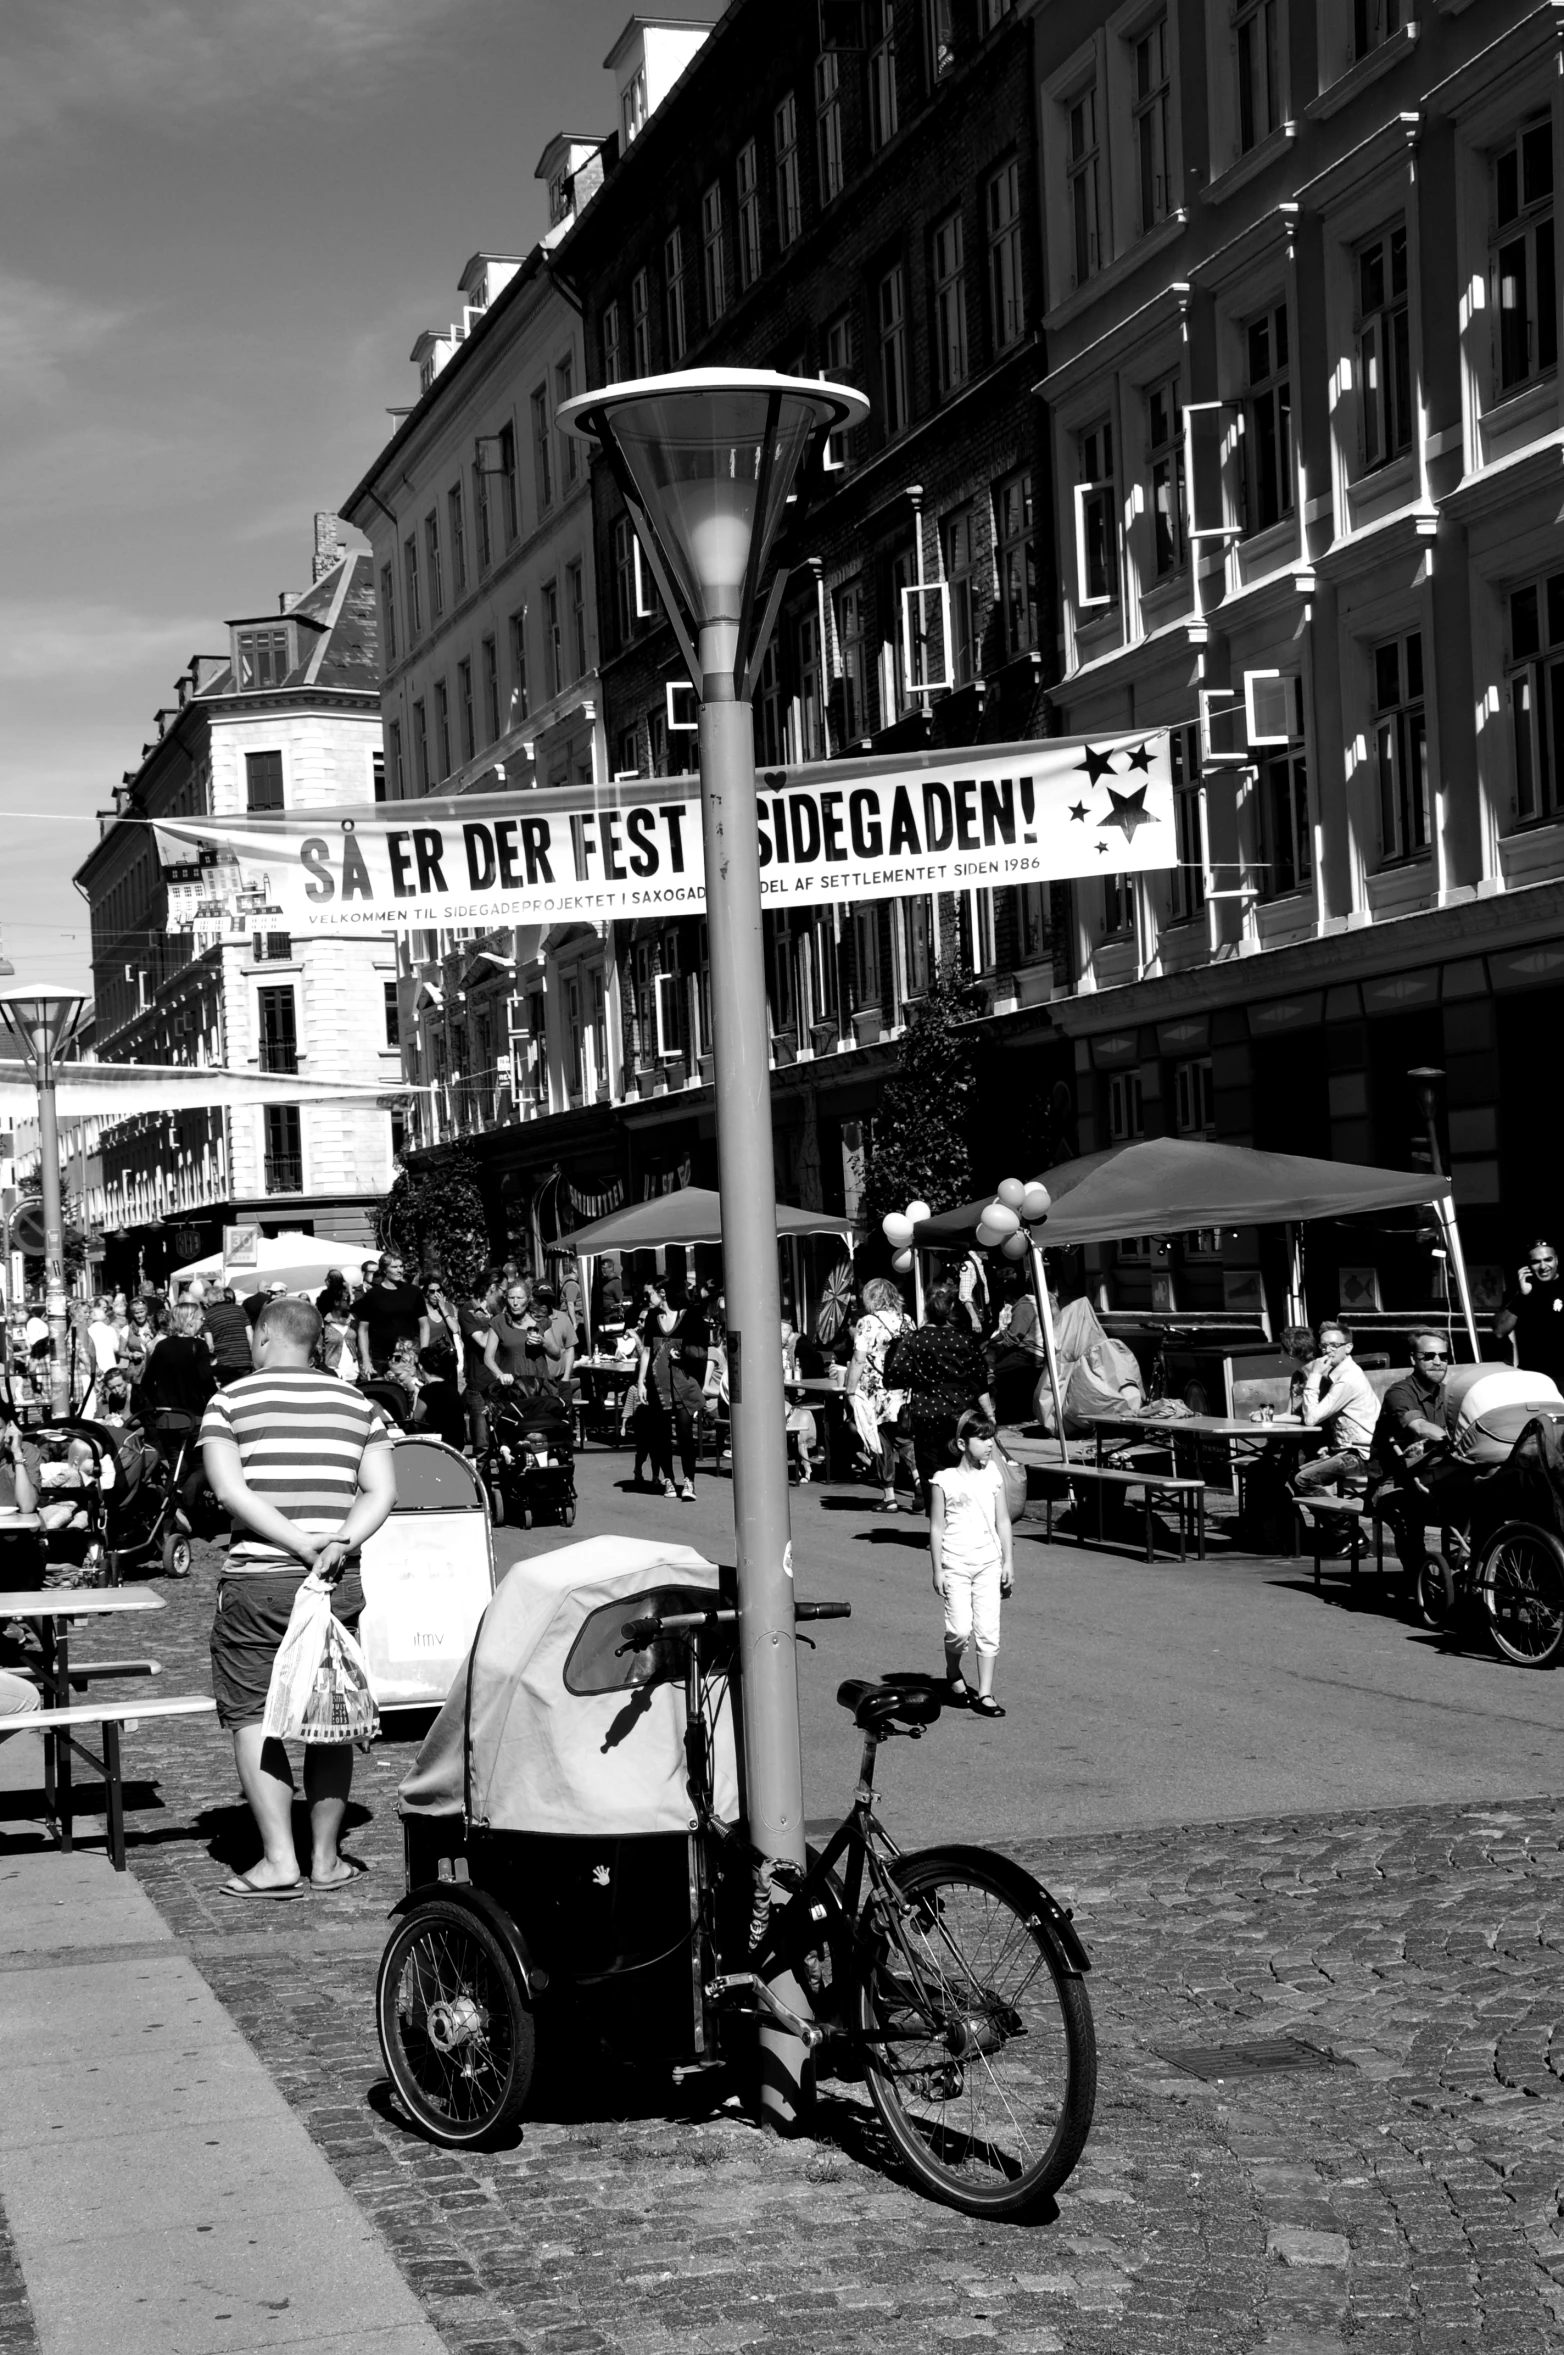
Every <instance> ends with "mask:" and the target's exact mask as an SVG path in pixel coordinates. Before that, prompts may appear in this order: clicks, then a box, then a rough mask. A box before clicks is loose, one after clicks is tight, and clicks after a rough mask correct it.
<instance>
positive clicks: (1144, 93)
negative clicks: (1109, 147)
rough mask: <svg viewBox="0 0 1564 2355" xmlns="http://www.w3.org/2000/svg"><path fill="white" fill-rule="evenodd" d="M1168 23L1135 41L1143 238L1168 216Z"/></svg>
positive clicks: (1155, 25) (1162, 22)
mask: <svg viewBox="0 0 1564 2355" xmlns="http://www.w3.org/2000/svg"><path fill="white" fill-rule="evenodd" d="M1170 80H1171V77H1170V75H1169V72H1168V20H1167V18H1166V16H1159V17H1158V18H1157V19H1156V21H1155V23H1153V24H1149V25H1148V26H1147V27H1146V29H1145V31H1144V32H1143V33H1141V34H1139V35H1138V36H1137V37H1136V41H1135V168H1136V177H1137V182H1138V188H1137V194H1138V198H1139V210H1140V230H1141V235H1142V236H1144V235H1145V233H1146V231H1147V230H1148V229H1154V228H1155V227H1156V225H1157V223H1158V222H1159V221H1165V220H1166V219H1167V216H1168V206H1169V191H1168V108H1169V100H1170Z"/></svg>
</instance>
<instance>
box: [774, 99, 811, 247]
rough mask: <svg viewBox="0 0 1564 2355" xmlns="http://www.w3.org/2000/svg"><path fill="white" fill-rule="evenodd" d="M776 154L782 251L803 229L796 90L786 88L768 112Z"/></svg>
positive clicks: (791, 243) (799, 235)
mask: <svg viewBox="0 0 1564 2355" xmlns="http://www.w3.org/2000/svg"><path fill="white" fill-rule="evenodd" d="M771 135H772V142H773V152H774V156H775V188H776V199H777V242H778V244H779V245H780V246H781V248H782V250H783V252H784V253H785V252H786V251H787V248H788V247H789V246H790V245H795V244H796V243H797V242H798V239H799V238H800V237H801V236H802V235H803V232H804V198H803V176H802V173H801V172H800V169H799V162H798V93H797V92H796V91H795V90H788V91H785V92H784V93H783V95H782V97H781V98H779V99H778V101H777V103H776V105H775V106H774V107H773V109H772V114H771Z"/></svg>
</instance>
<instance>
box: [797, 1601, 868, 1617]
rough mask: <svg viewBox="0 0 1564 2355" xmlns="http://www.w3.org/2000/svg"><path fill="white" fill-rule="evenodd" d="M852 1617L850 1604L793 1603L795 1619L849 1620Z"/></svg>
mask: <svg viewBox="0 0 1564 2355" xmlns="http://www.w3.org/2000/svg"><path fill="white" fill-rule="evenodd" d="M852 1615H853V1607H852V1604H851V1603H795V1604H794V1605H793V1617H794V1618H795V1619H805V1620H808V1619H851V1617H852Z"/></svg>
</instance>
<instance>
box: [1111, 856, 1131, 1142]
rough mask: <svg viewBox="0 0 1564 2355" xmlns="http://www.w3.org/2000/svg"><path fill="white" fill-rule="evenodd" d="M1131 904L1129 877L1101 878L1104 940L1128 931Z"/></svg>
mask: <svg viewBox="0 0 1564 2355" xmlns="http://www.w3.org/2000/svg"><path fill="white" fill-rule="evenodd" d="M1132 905H1133V902H1132V901H1131V898H1130V884H1129V877H1128V876H1127V875H1104V877H1103V879H1102V931H1103V938H1104V939H1105V940H1111V939H1113V938H1114V936H1115V935H1116V934H1118V933H1121V932H1128V930H1129V928H1130V910H1131V907H1132ZM1137 1084H1138V1083H1137ZM1135 1134H1136V1135H1137V1136H1139V1134H1140V1131H1139V1129H1137V1130H1136V1131H1135Z"/></svg>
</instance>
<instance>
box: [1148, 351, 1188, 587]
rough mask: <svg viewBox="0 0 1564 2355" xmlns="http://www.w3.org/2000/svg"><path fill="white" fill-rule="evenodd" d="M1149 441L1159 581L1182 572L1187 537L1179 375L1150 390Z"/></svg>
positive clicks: (1152, 518)
mask: <svg viewBox="0 0 1564 2355" xmlns="http://www.w3.org/2000/svg"><path fill="white" fill-rule="evenodd" d="M1146 444H1147V457H1148V460H1149V462H1150V466H1151V528H1152V542H1153V561H1154V563H1155V566H1156V574H1157V578H1158V580H1159V581H1165V580H1166V579H1167V578H1168V576H1169V574H1170V573H1175V572H1181V571H1182V570H1183V567H1184V561H1185V558H1186V557H1187V555H1188V553H1189V550H1188V546H1187V544H1186V541H1185V538H1184V397H1183V394H1182V392H1181V390H1180V388H1179V380H1178V378H1177V377H1176V376H1170V377H1168V378H1167V379H1166V380H1165V382H1163V383H1162V384H1154V385H1151V386H1150V387H1149V388H1148V390H1147V393H1146Z"/></svg>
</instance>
